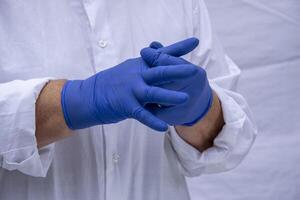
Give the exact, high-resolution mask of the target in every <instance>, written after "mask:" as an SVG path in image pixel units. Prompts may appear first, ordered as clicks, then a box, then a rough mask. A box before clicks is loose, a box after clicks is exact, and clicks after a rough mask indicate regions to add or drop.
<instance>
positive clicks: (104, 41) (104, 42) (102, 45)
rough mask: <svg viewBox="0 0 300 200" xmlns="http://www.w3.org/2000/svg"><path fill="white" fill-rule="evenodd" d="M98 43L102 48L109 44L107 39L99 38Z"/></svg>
mask: <svg viewBox="0 0 300 200" xmlns="http://www.w3.org/2000/svg"><path fill="white" fill-rule="evenodd" d="M98 45H99V46H100V47H101V48H105V47H106V46H107V41H106V40H99V42H98Z"/></svg>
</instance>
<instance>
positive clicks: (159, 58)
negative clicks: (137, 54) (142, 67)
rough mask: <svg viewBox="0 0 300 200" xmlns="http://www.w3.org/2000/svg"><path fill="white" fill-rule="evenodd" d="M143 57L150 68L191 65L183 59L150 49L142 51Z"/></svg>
mask: <svg viewBox="0 0 300 200" xmlns="http://www.w3.org/2000/svg"><path fill="white" fill-rule="evenodd" d="M141 56H142V58H143V60H144V61H145V62H146V63H147V64H148V65H149V67H156V66H164V65H180V64H190V63H189V62H188V61H186V60H184V59H182V58H178V57H174V56H170V55H168V54H165V53H162V52H160V51H158V50H155V49H152V48H150V47H148V48H144V49H142V51H141Z"/></svg>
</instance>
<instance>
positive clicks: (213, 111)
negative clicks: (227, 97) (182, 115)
mask: <svg viewBox="0 0 300 200" xmlns="http://www.w3.org/2000/svg"><path fill="white" fill-rule="evenodd" d="M223 125H224V118H223V113H222V107H221V103H220V101H219V98H218V96H217V95H216V94H215V93H214V100H213V104H212V106H211V108H210V110H209V112H208V113H207V115H206V116H205V117H204V118H203V119H202V120H201V121H199V122H197V123H196V124H195V125H193V126H191V127H189V126H176V127H175V129H176V131H177V133H178V134H179V136H180V137H181V138H183V139H184V140H185V141H186V142H187V143H189V144H191V145H192V146H194V147H195V148H196V149H198V150H199V151H204V150H206V149H207V148H209V147H211V146H212V145H213V140H214V139H215V137H216V136H217V135H218V133H219V132H220V130H221V129H222V127H223Z"/></svg>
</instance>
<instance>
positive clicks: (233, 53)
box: [188, 0, 300, 200]
mask: <svg viewBox="0 0 300 200" xmlns="http://www.w3.org/2000/svg"><path fill="white" fill-rule="evenodd" d="M206 2H207V5H208V10H209V11H211V12H210V14H211V18H212V22H213V25H214V28H215V29H216V30H217V32H218V36H220V40H221V41H222V44H224V46H225V49H226V51H227V52H229V55H230V57H232V58H233V59H234V60H235V61H237V63H238V65H239V66H240V67H241V69H242V76H241V79H240V84H239V87H238V91H240V92H241V93H242V94H243V95H244V96H245V97H246V99H247V100H248V103H249V105H250V107H251V109H252V110H253V114H254V116H255V118H256V121H257V123H258V130H259V133H260V134H259V135H258V137H257V139H256V141H255V144H254V146H253V148H252V149H251V151H250V153H249V155H248V156H247V157H246V159H245V160H244V161H243V163H242V164H241V165H239V166H238V167H237V168H236V169H234V170H232V171H230V172H227V173H222V174H215V175H209V176H206V175H204V176H201V177H199V178H192V179H188V183H189V184H188V185H189V189H190V192H191V197H192V199H193V200H219V199H222V200H240V199H242V200H282V199H284V200H298V199H300V190H299V188H300V179H299V177H300V168H299V164H300V145H299V144H300V134H299V130H300V123H299V119H300V109H299V102H300V84H299V75H300V51H299V50H300V1H298V0H285V1H282V0H273V1H269V0H242V1H236V0H226V1H218V0H208V1H206ZM224 22H226V23H224ZM227 22H230V23H227Z"/></svg>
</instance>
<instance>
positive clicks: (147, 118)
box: [132, 105, 168, 131]
mask: <svg viewBox="0 0 300 200" xmlns="http://www.w3.org/2000/svg"><path fill="white" fill-rule="evenodd" d="M132 115H133V118H134V119H136V120H138V121H139V122H141V123H143V124H145V125H146V126H148V127H150V128H152V129H154V130H157V131H166V130H167V129H168V124H167V123H166V122H164V121H162V120H161V119H159V118H157V117H155V116H154V115H153V114H152V113H150V112H149V111H147V110H146V109H144V108H143V107H142V106H140V105H139V106H137V107H136V108H135V109H134V111H133V113H132Z"/></svg>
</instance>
